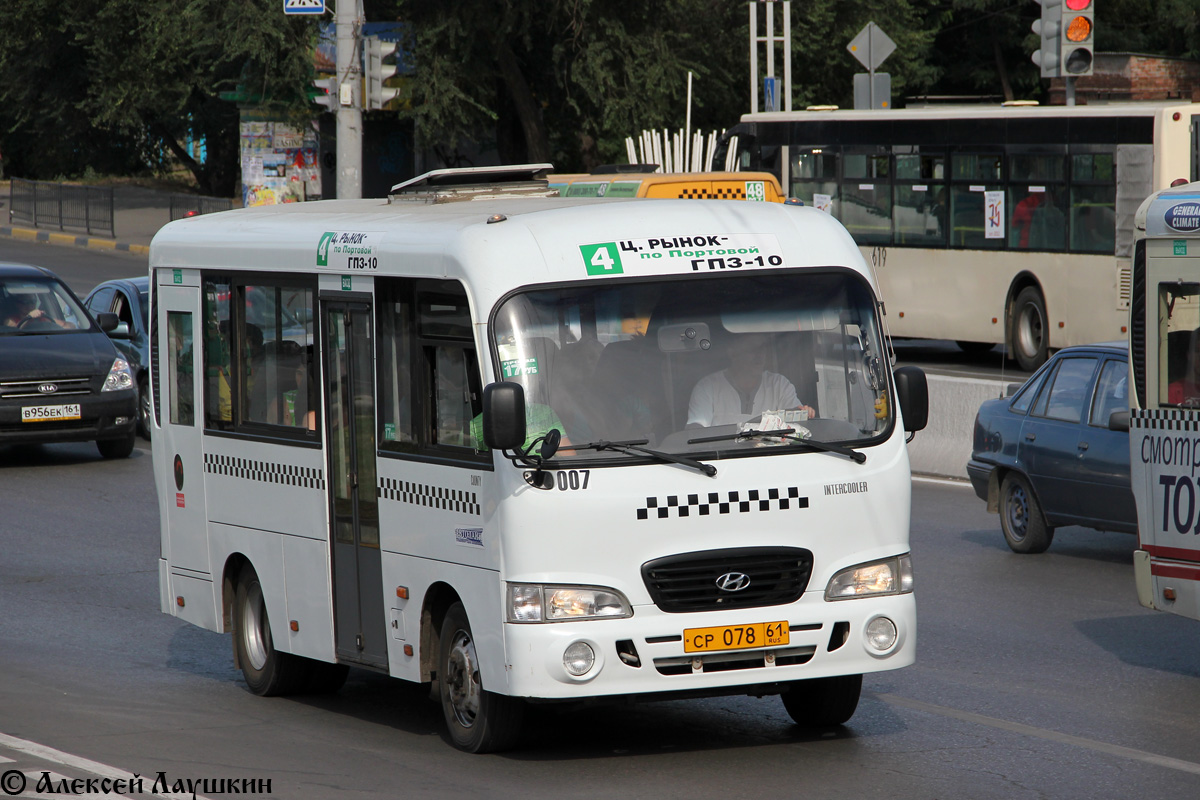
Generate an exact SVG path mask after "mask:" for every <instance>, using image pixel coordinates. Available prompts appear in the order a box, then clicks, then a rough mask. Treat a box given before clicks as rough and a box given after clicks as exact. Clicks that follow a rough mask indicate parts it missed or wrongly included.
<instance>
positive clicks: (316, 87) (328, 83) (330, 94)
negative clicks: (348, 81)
mask: <svg viewBox="0 0 1200 800" xmlns="http://www.w3.org/2000/svg"><path fill="white" fill-rule="evenodd" d="M311 96H312V101H313V102H314V103H316V104H317V105H319V106H324V108H325V110H326V111H337V109H338V82H337V78H336V77H330V78H317V79H316V80H315V81H313V92H312V95H311Z"/></svg>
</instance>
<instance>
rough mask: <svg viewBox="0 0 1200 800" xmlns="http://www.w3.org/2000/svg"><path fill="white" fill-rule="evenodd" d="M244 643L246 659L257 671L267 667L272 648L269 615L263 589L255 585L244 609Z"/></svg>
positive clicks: (249, 591) (250, 590) (251, 587)
mask: <svg viewBox="0 0 1200 800" xmlns="http://www.w3.org/2000/svg"><path fill="white" fill-rule="evenodd" d="M242 643H243V644H244V645H245V649H246V658H248V659H249V660H250V666H251V667H253V668H254V669H255V670H261V669H262V668H263V667H265V666H266V665H267V650H268V648H269V647H270V646H271V645H270V643H271V629H270V628H269V627H268V625H267V614H266V610H265V609H264V608H263V596H262V587H261V586H259V585H258V584H257V583H255V584H253V585H252V586H250V587H249V589H248V590H247V591H246V605H245V606H243V608H242Z"/></svg>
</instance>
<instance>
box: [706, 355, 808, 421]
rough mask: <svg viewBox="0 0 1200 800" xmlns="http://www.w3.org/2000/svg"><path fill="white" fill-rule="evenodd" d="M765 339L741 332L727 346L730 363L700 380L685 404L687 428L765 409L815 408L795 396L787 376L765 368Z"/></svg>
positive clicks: (736, 418) (739, 418)
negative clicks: (686, 405)
mask: <svg viewBox="0 0 1200 800" xmlns="http://www.w3.org/2000/svg"><path fill="white" fill-rule="evenodd" d="M767 345H768V340H767V339H766V337H764V336H760V335H754V334H743V335H741V336H739V337H738V338H737V339H736V340H735V341H734V342H733V344H731V345H730V347H729V366H728V367H726V368H725V369H723V370H720V371H719V372H714V373H712V374H711V375H707V376H705V377H703V378H701V379H700V381H699V382H697V383H696V387H695V388H694V389H692V397H691V400H690V402H689V403H688V421H687V425H688V427H689V428H698V427H704V428H709V427H712V426H714V425H731V424H734V423H737V422H744V421H746V420H748V419H751V418H752V417H754V416H757V415H758V414H761V413H763V412H764V411H780V410H785V409H804V410H806V411H808V415H809V416H810V417H815V416H816V415H817V414H816V411H814V410H813V409H812V407H811V406H807V405H805V404H804V403H803V402H802V401H801V400H800V398H799V397H797V396H796V387H795V386H793V385H792V382H791V381H789V380H788V379H787V378H785V377H783V376H782V375H780V374H778V373H776V372H770V371H768V370H766V369H764V366H765V365H766V360H767Z"/></svg>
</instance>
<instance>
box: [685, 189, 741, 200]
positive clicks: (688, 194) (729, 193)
mask: <svg viewBox="0 0 1200 800" xmlns="http://www.w3.org/2000/svg"><path fill="white" fill-rule="evenodd" d="M679 197H680V199H683V200H745V199H746V190H745V189H744V188H742V187H741V186H718V187H717V188H716V189H713V190H710V189H708V188H706V187H696V188H692V189H680V190H679Z"/></svg>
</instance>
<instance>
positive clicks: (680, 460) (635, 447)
mask: <svg viewBox="0 0 1200 800" xmlns="http://www.w3.org/2000/svg"><path fill="white" fill-rule="evenodd" d="M648 442H649V439H631V440H629V441H627V442H607V441H604V440H603V439H602V440H600V441H598V442H588V443H587V444H571V445H569V446H567V447H566V448H564V449H568V450H615V451H617V452H618V453H624V454H625V455H629V456H631V455H635V454H641V455H647V456H650V457H651V458H656V459H658V460H659V461H665V462H668V463H671V464H681V465H683V466H685V467H691V468H692V469H695V470H699V471H700V472H703V473H704V474H705V475H707V476H708V477H710V478H711V477H712V476H714V475H716V474H717V468H716V467H714V466H713V465H712V464H705V463H704V462H703V461H697V460H696V459H694V458H685V457H684V456H677V455H672V454H671V453H663V452H660V451H658V450H651V449H649V448H647V447H641V445H643V444H647V443H648Z"/></svg>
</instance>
